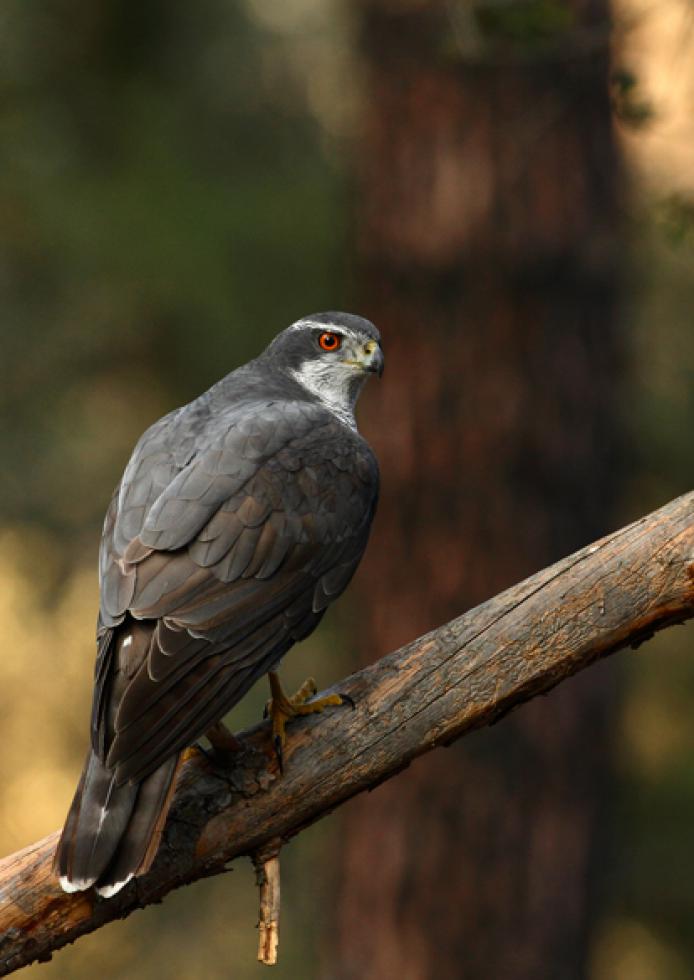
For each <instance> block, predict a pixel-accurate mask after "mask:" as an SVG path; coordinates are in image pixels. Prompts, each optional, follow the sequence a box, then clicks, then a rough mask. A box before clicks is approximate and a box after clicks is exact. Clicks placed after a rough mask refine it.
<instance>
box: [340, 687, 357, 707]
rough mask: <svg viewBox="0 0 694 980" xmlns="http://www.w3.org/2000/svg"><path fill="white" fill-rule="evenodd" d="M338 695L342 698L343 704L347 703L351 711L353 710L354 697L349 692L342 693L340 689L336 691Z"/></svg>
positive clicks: (354, 705)
mask: <svg viewBox="0 0 694 980" xmlns="http://www.w3.org/2000/svg"><path fill="white" fill-rule="evenodd" d="M338 697H340V698H342V703H343V704H348V705H349V706H350V708H351V709H352V711H354V709H355V708H356V704H355V703H354V699H353V698H351V697H350V696H349V694H343V693H342V691H338Z"/></svg>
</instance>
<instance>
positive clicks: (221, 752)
mask: <svg viewBox="0 0 694 980" xmlns="http://www.w3.org/2000/svg"><path fill="white" fill-rule="evenodd" d="M205 738H206V739H207V740H208V742H209V743H210V745H211V746H212V751H213V753H214V762H215V763H217V764H221V765H222V767H223V768H227V769H228V768H229V767H230V766H232V765H233V764H234V762H235V756H236V753H237V752H240V750H241V749H242V748H243V744H242V743H241V742H240V741H239V739H238V738H237V737H236V736H235V735H234V733H233V732H231V731H230V730H229V729H228V728H227V726H226V725H225V724H224V722H223V721H218V722H217V723H216V724H214V725H213V726H212V727H211V728H208V730H207V731H206V732H205Z"/></svg>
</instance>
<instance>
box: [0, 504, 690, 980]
mask: <svg viewBox="0 0 694 980" xmlns="http://www.w3.org/2000/svg"><path fill="white" fill-rule="evenodd" d="M691 616H694V492H692V493H689V494H687V495H686V496H684V497H681V498H679V499H678V500H675V501H673V502H672V503H670V504H668V505H667V506H666V507H663V508H662V509H661V510H659V511H657V512H655V513H654V514H651V515H649V516H647V517H644V518H642V519H641V520H639V521H637V522H636V523H634V524H632V525H630V526H629V527H627V528H623V529H622V530H620V531H617V532H616V533H614V534H612V535H610V536H609V537H607V538H605V539H603V540H601V541H599V542H597V543H595V544H593V545H590V546H589V547H586V548H584V549H583V550H582V551H579V552H577V553H576V554H574V555H572V556H570V557H569V558H566V559H564V560H563V561H561V562H559V563H557V564H556V565H554V566H552V567H550V568H547V569H545V570H543V571H541V572H539V573H537V574H536V575H534V576H532V577H531V578H529V579H527V580H526V581H524V582H522V583H520V584H519V585H516V586H514V587H513V588H511V589H509V590H507V591H506V592H504V593H502V594H501V595H499V596H497V597H496V598H494V599H490V600H489V601H487V602H485V603H484V604H483V605H481V606H479V607H477V608H476V609H473V610H471V611H470V612H467V613H465V614H464V615H463V616H460V617H459V618H458V619H455V620H453V621H452V622H450V623H448V624H446V625H445V626H442V627H440V628H439V629H436V630H434V631H433V632H432V633H430V634H429V635H427V636H424V637H422V638H420V639H418V640H415V641H414V642H413V643H410V644H409V645H408V646H405V647H403V648H402V649H401V650H398V651H396V652H394V653H392V654H389V655H388V656H386V657H384V658H383V659H382V660H380V661H378V662H377V663H375V664H373V665H372V666H370V667H367V668H365V669H364V670H361V671H359V672H358V673H356V674H353V675H352V676H351V677H349V678H347V679H346V680H345V681H342V682H340V684H339V685H337V687H338V688H339V690H341V691H345V692H347V693H348V694H350V695H351V696H352V697H353V698H354V700H355V702H356V708H355V710H354V711H349V710H336V711H333V712H330V713H328V714H325V715H323V716H320V717H315V716H314V717H311V718H306V719H301V720H299V721H297V722H296V723H294V724H293V726H292V730H291V732H290V738H289V742H288V746H287V749H288V751H287V759H286V762H287V765H286V772H285V775H284V776H283V777H282V778H281V779H280V778H278V774H277V769H276V764H275V762H274V759H273V756H272V752H271V750H270V747H269V744H268V743H269V740H268V737H267V725H260V726H258V727H257V728H256V729H253V730H252V731H250V732H246V733H245V734H244V735H243V736H242V740H243V745H244V747H243V749H242V750H241V751H240V752H239V756H238V760H237V764H236V765H235V766H234V768H233V769H230V770H228V771H226V772H225V771H221V770H215V769H214V768H213V767H212V766H211V764H210V762H209V761H208V760H207V759H206V758H205V757H203V756H199V757H194V758H192V759H191V760H189V761H188V762H187V763H186V764H185V767H184V770H183V775H182V777H181V781H180V784H179V786H178V787H177V791H176V798H175V801H174V805H173V809H172V813H171V816H170V819H169V821H168V823H167V827H166V830H165V833H164V838H163V842H162V847H161V850H160V852H159V855H158V857H157V859H156V861H155V864H154V867H153V868H152V870H151V872H150V873H149V874H148V875H147V876H146V877H144V878H142V879H137V880H136V881H134V882H132V883H131V884H130V885H129V886H128V887H127V888H126V889H124V891H123V892H122V893H120V894H119V895H117V896H116V897H115V898H112V899H108V900H106V899H100V898H99V897H98V896H96V895H95V894H94V893H93V892H92V891H89V892H87V893H83V894H77V895H67V894H65V893H63V892H62V891H61V890H60V888H59V886H58V884H57V882H56V880H55V878H54V876H53V874H52V871H51V860H52V856H53V851H54V848H55V845H56V842H57V838H58V835H57V834H52V835H50V836H49V837H46V838H44V839H43V840H41V841H38V842H37V843H36V844H33V845H32V846H31V847H28V848H26V849H25V850H23V851H20V852H18V853H16V854H13V855H11V856H10V857H8V858H5V859H4V860H3V861H2V862H0V975H3V976H4V975H6V974H8V973H11V972H12V971H14V970H16V969H19V968H20V967H21V966H24V965H25V964H27V963H30V962H32V961H34V960H37V959H39V960H44V959H47V958H50V956H51V953H52V952H53V951H54V950H56V949H59V948H60V947H61V946H64V945H65V944H66V943H70V942H72V941H74V940H75V939H77V938H78V937H79V936H81V935H83V934H84V933H86V932H90V931H92V930H94V929H97V928H98V927H99V926H101V925H103V924H105V923H106V922H109V921H111V920H113V919H116V918H121V917H124V916H126V915H129V914H130V913H131V912H132V911H134V910H135V909H137V908H141V907H142V906H144V905H147V904H149V903H151V902H156V901H159V900H161V898H162V897H163V896H164V895H166V893H167V892H169V891H171V890H172V889H173V888H177V887H179V886H181V885H184V884H187V883H189V882H192V881H194V880H195V879H197V878H201V877H206V876H209V875H214V874H219V873H221V872H223V871H224V870H225V869H226V868H227V865H228V862H229V861H231V860H232V859H233V858H236V857H238V856H239V855H242V854H248V855H256V856H257V858H258V860H259V861H260V862H262V861H264V860H266V859H267V855H268V854H272V855H274V854H275V853H276V852H277V850H278V846H279V843H280V842H281V841H283V840H284V841H286V840H288V839H289V838H290V837H292V836H293V835H294V834H296V833H298V832H299V831H300V830H301V829H302V828H303V827H305V826H307V825H308V824H310V823H311V822H313V821H315V820H317V819H319V818H320V817H322V816H325V815H326V814H327V813H329V812H330V811H331V810H333V809H334V808H335V807H337V806H339V805H340V804H341V803H343V802H344V801H345V800H347V799H349V798H350V797H352V796H354V795H355V794H357V793H361V792H362V791H363V790H365V789H369V788H371V787H373V786H375V785H376V784H377V783H380V782H382V781H383V780H386V779H388V778H390V777H391V776H393V775H394V774H395V773H397V772H399V771H400V770H402V769H403V768H404V767H406V766H407V765H408V764H409V763H410V762H411V761H412V760H413V759H415V758H416V757H417V756H419V755H422V754H423V753H425V752H428V751H430V750H431V749H433V748H436V747H438V746H447V745H449V744H450V743H451V742H452V741H453V740H454V739H457V738H458V737H459V736H461V735H463V734H464V733H466V732H469V731H471V730H472V729H476V728H480V727H481V726H483V725H489V724H492V723H493V722H495V721H497V720H498V719H499V718H500V717H501V716H502V715H504V714H506V713H507V712H508V711H509V710H510V709H511V708H513V707H514V706H515V705H517V704H520V703H521V702H522V701H526V700H528V699H529V698H532V697H534V696H535V695H537V694H540V693H543V692H546V691H548V690H549V689H550V688H552V687H554V686H555V685H556V684H558V683H559V682H560V681H562V680H563V679H564V678H566V677H568V676H570V675H571V674H574V673H576V672H577V671H579V670H581V669H582V668H584V667H587V666H588V665H589V664H591V663H593V662H594V661H595V660H597V659H598V658H600V657H604V656H606V655H607V654H610V653H612V652H614V651H615V650H617V649H619V648H620V647H623V646H625V645H628V644H631V645H637V644H639V643H641V642H643V640H645V639H647V638H648V637H649V636H650V635H652V633H653V631H654V630H656V629H659V628H661V627H664V626H667V625H670V624H672V623H678V622H682V621H684V620H685V619H687V618H689V617H691ZM554 697H556V695H554ZM544 737H545V738H546V739H547V741H548V742H552V741H553V740H554V739H555V738H556V733H555V732H552V731H547V732H545V733H544ZM450 805H451V807H452V808H455V807H457V806H459V805H460V801H459V800H457V799H452V800H451V802H450ZM386 829H387V828H386ZM383 859H384V861H385V860H387V854H384V856H383ZM424 859H425V857H424V856H423V855H421V854H420V855H419V860H424ZM371 874H372V888H373V891H374V893H375V895H376V896H379V895H380V897H381V900H384V896H383V895H382V890H381V876H380V864H379V860H378V859H377V860H376V861H375V862H374V863H373V864H372V866H371ZM464 875H465V869H464V868H459V867H456V866H455V865H451V866H449V867H448V868H447V870H446V877H447V879H454V878H456V877H458V876H460V877H464ZM489 884H490V887H492V886H493V882H490V883H489Z"/></svg>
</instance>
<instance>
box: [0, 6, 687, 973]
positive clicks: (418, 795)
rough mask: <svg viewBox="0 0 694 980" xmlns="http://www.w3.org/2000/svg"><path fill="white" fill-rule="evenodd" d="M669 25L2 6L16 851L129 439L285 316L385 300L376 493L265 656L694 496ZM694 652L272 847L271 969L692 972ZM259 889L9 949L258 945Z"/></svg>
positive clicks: (532, 709) (679, 48)
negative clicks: (277, 930) (338, 596)
mask: <svg viewBox="0 0 694 980" xmlns="http://www.w3.org/2000/svg"><path fill="white" fill-rule="evenodd" d="M692 16H694V15H693V14H692V8H691V5H690V3H689V2H688V0H666V2H664V3H662V4H659V5H658V7H657V9H654V10H652V11H650V13H649V12H648V11H645V12H644V9H642V8H641V7H639V6H638V5H637V4H636V2H635V0H629V2H627V0H622V2H621V3H620V4H619V5H616V6H615V7H614V8H613V9H610V8H609V7H608V5H607V4H606V3H599V2H579V0H571V2H568V0H567V2H554V0H537V2H535V0H528V2H520V0H514V2H510V3H501V2H484V3H463V2H450V3H444V2H423V0H422V2H412V3H408V4H396V3H393V4H391V3H388V2H385V0H382V2H377V0H369V2H367V0H363V2H361V3H355V4H353V5H344V4H339V3H338V2H336V0H315V2H313V3H311V2H309V0H285V2H284V3H282V4H281V5H279V4H277V3H274V2H270V0H246V2H233V3H232V2H222V0H203V2H201V3H198V4H195V5H191V4H184V3H180V2H178V0H174V2H171V0H168V2H164V0H160V2H153V0H150V2H147V3H145V4H143V5H140V6H139V8H138V9H137V10H135V9H134V8H130V9H126V8H124V5H122V4H118V3H115V2H104V0H99V2H97V3H94V2H92V3H86V2H80V0H73V2H72V3H70V4H68V3H60V2H54V3H44V2H34V3H32V4H31V5H27V4H25V3H21V2H19V0H10V2H7V3H5V4H4V5H3V10H2V13H1V14H0V18H1V19H2V30H1V31H0V54H1V56H0V94H1V95H2V99H1V100H0V133H1V136H0V152H2V155H3V166H2V170H1V173H2V177H1V178H0V215H1V216H2V223H1V225H0V228H1V233H0V279H1V282H2V299H3V316H2V318H1V319H0V331H1V335H2V345H1V349H2V353H3V366H4V371H3V384H2V386H0V404H2V408H3V411H2V418H1V419H0V440H1V441H2V453H3V457H2V458H3V461H4V466H3V469H2V477H1V478H0V492H1V498H0V503H1V510H0V610H1V616H0V622H1V623H2V628H3V634H4V636H3V651H4V655H3V657H2V660H1V661H0V735H1V737H2V752H1V753H0V842H1V845H2V849H3V852H5V853H9V852H11V851H12V850H15V849H17V848H19V847H22V846H24V845H25V844H27V843H29V842H30V841H31V840H33V839H35V838H37V837H39V836H42V835H43V834H46V833H48V832H50V831H51V830H53V829H55V828H56V827H57V826H58V825H59V824H60V822H61V821H62V819H63V817H64V813H65V811H66V809H67V806H68V804H69V800H70V798H71V795H72V792H73V789H74V783H75V781H76V779H77V776H78V771H79V765H80V761H81V757H82V754H83V745H84V741H85V738H86V731H87V729H86V725H87V718H88V711H89V695H90V684H91V667H92V660H93V622H94V617H95V609H96V574H95V555H96V548H97V542H98V535H99V530H100V525H101V521H102V517H103V512H104V509H105V505H106V502H107V501H108V499H109V497H110V493H111V490H112V487H113V485H114V484H115V482H116V481H117V479H118V477H119V475H120V473H121V471H122V468H123V466H124V464H125V462H126V460H127V456H128V454H129V451H130V449H131V447H132V445H133V443H134V441H135V440H136V438H137V437H138V435H139V434H140V433H141V431H142V430H143V429H144V428H145V427H146V426H147V425H148V424H149V423H150V422H151V421H152V420H153V419H155V418H156V417H158V416H159V415H161V414H163V413H164V412H165V411H167V410H168V409H170V408H171V407H173V406H175V405H178V404H182V403H183V402H185V401H186V400H188V399H190V398H191V397H193V396H194V395H196V394H197V393H198V392H199V391H200V390H201V389H203V388H204V387H206V386H208V385H209V384H211V383H212V382H213V381H215V380H216V379H217V378H218V377H219V376H220V375H221V374H223V373H225V372H227V371H228V370H231V369H232V368H233V367H234V366H235V365H236V364H238V363H241V362H242V361H244V360H245V359H247V358H248V357H250V356H252V355H253V354H254V353H255V352H257V351H258V350H259V349H260V348H261V347H262V346H263V345H264V343H265V342H266V341H267V340H268V339H269V338H270V337H272V336H273V335H274V333H275V332H276V331H277V330H279V329H281V328H282V327H283V326H285V325H287V324H288V323H289V322H291V321H292V320H294V319H296V318H298V317H299V316H301V315H302V314H304V313H308V312H312V311H315V310H320V309H326V308H327V309H330V308H346V309H354V310H355V311H357V312H361V313H364V314H365V315H368V316H371V317H372V318H373V319H374V320H375V321H376V322H377V323H378V325H379V326H380V327H381V329H382V332H383V334H384V346H385V349H386V358H387V371H386V374H385V376H384V379H383V382H382V384H381V385H380V386H379V388H378V390H376V387H375V386H372V388H374V390H373V391H369V392H368V393H367V394H366V396H365V398H364V404H363V406H362V410H361V417H362V419H363V423H364V426H363V427H364V431H365V432H366V433H367V434H368V435H369V438H370V439H371V440H372V442H373V443H374V445H375V446H376V448H377V451H378V454H379V456H380V458H381V460H382V467H383V480H384V498H383V506H382V508H381V513H380V514H379V517H378V524H377V528H376V534H375V536H374V540H373V542H372V545H371V549H370V552H369V555H368V557H367V560H366V561H365V564H364V567H363V568H362V570H360V572H359V574H358V576H357V578H356V580H355V583H354V586H353V587H352V588H351V589H350V592H349V593H348V595H347V596H346V597H345V599H344V600H343V601H342V602H341V604H340V608H339V609H337V610H335V611H334V612H333V613H331V614H330V616H329V617H328V619H327V620H326V622H325V623H324V625H323V626H322V627H321V629H320V631H319V632H318V634H317V635H316V636H314V637H313V638H311V639H310V640H309V641H308V642H307V643H306V644H304V645H303V646H302V648H301V649H300V650H296V651H294V652H293V653H292V655H291V656H290V657H289V658H288V661H287V664H286V666H285V668H284V671H283V673H284V675H285V677H286V680H287V686H288V687H290V686H291V685H292V684H294V683H296V684H298V683H299V682H300V681H301V680H302V679H303V677H304V676H305V675H306V673H307V672H308V673H315V674H316V675H317V676H318V679H319V683H325V684H327V683H328V682H331V681H333V680H334V679H336V678H337V677H339V676H340V675H341V674H343V673H345V672H347V671H348V670H349V669H350V667H351V666H352V665H353V664H355V663H357V662H358V661H360V660H361V661H363V660H372V659H375V658H376V657H377V656H379V655H381V654H383V653H385V652H386V650H388V649H389V648H391V647H392V646H393V645H395V644H397V643H399V642H403V641H405V640H407V639H410V638H412V637H413V636H414V635H416V633H418V632H420V631H422V630H424V629H426V628H428V627H430V626H433V625H437V624H438V623H440V622H441V621H443V620H445V619H446V618H448V617H450V616H452V615H454V614H455V613H457V612H460V611H462V610H463V609H464V608H466V607H467V606H469V605H471V604H473V603H474V602H478V601H481V600H482V599H484V598H485V597H486V596H488V595H490V594H492V593H493V592H495V591H497V590H498V589H501V588H503V586H504V585H506V584H510V583H511V582H513V581H514V580H515V579H517V578H519V577H521V576H523V575H525V574H528V573H529V572H531V571H533V570H535V569H536V568H538V567H541V566H542V565H544V564H546V563H547V562H549V561H551V560H553V558H556V557H560V556H561V555H562V554H565V553H566V552H567V551H570V550H571V549H572V548H574V547H578V546H580V545H581V544H584V543H586V542H587V541H589V540H592V539H593V538H594V537H595V536H597V535H599V534H601V533H603V532H605V531H607V530H609V529H611V528H614V527H616V526H618V525H619V524H620V523H623V522H626V521H628V520H630V519H633V518H635V517H637V516H639V515H640V514H641V513H643V512H645V511H646V510H648V509H651V508H654V507H656V506H658V505H659V504H660V503H663V502H665V501H666V500H667V499H669V498H670V497H672V496H675V495H676V494H677V493H680V492H683V491H685V490H688V489H690V488H691V475H692V469H693V467H692V455H693V452H694V450H693V449H692V439H691V432H692V426H693V425H694V384H693V382H694V331H693V330H692V323H691V310H692V308H694V280H693V279H692V274H691V269H692V260H693V259H694V203H692V201H694V180H693V179H692V176H691V175H692V173H694V160H693V158H692V153H694V151H693V150H692V146H694V132H693V130H692V127H691V123H690V122H689V119H690V117H691V115H692V108H693V107H694V73H692V70H691V63H692V58H691V54H692V39H693V38H694V34H693V33H692V26H691V25H692ZM688 127H689V128H688ZM691 646H692V630H691V627H687V628H685V629H678V630H671V631H669V632H668V633H666V634H664V635H662V636H660V637H658V638H656V640H654V641H653V642H652V643H650V644H649V645H647V646H646V647H643V648H641V650H640V651H639V652H638V653H637V654H626V653H624V654H620V655H619V657H618V658H617V659H616V661H615V663H613V664H606V665H600V666H598V667H595V668H593V669H591V671H589V672H588V673H587V674H586V675H585V678H578V679H576V681H574V682H570V683H569V684H567V685H565V686H564V688H565V689H564V688H562V690H560V691H557V692H555V693H554V694H552V695H551V696H550V697H549V698H548V699H543V701H542V703H541V704H540V705H536V706H535V705H531V706H528V707H527V708H524V709H522V710H521V711H519V712H518V713H517V714H516V715H514V716H513V718H511V719H509V720H508V721H507V722H504V723H503V724H502V725H501V726H499V727H498V728H497V729H495V730H493V731H491V732H482V733H478V734H476V735H475V736H473V737H472V738H470V739H468V740H466V741H465V743H463V744H461V746H460V747H457V748H456V749H453V750H450V751H449V752H446V753H443V752H442V753H438V754H436V755H434V756H429V757H427V758H426V759H423V760H421V761H420V762H419V763H418V765H417V766H414V767H412V769H411V770H410V771H409V772H408V773H406V774H403V776H401V777H398V779H397V780H396V781H394V782H393V783H392V784H391V785H389V786H387V787H383V789H382V790H379V791H378V792H377V793H374V794H371V795H370V796H369V797H365V798H364V800H360V801H356V802H355V803H353V804H350V805H349V806H348V807H346V808H345V809H344V811H342V812H340V813H338V814H336V815H334V816H333V817H331V818H329V819H328V820H327V821H324V822H322V823H321V824H319V825H317V826H316V827H314V828H311V829H310V830H309V831H307V832H306V833H304V834H302V835H301V837H300V838H299V839H298V840H296V841H294V842H292V844H291V845H290V846H289V847H288V848H287V849H286V850H285V852H284V855H283V879H284V880H283V897H284V908H283V923H282V943H281V950H280V965H279V967H278V968H277V969H276V973H277V975H278V977H280V978H281V977H286V978H297V980H298V978H301V980H304V978H306V980H311V978H313V977H315V978H333V977H334V978H346V977H350V976H358V977H360V978H365V977H367V976H368V975H369V969H370V968H371V970H372V973H373V975H374V976H380V977H383V978H385V980H389V978H390V977H391V976H392V977H395V976H397V977H403V978H406V980H407V978H411V980H424V978H425V977H428V976H430V975H432V976H434V975H435V976H437V977H444V978H445V977H446V976H451V977H457V976H460V977H463V978H474V980H477V978H478V977H479V978H482V977H488V976H499V977H503V978H506V977H508V978H512V980H519V978H521V977H523V978H524V977H526V976H527V977H531V976H532V977H544V976H546V977H549V978H552V980H554V978H559V977H562V978H563V977H566V978H577V977H589V978H591V980H608V978H609V980H612V978H614V977H617V978H622V977H623V978H625V980H641V978H643V980H679V978H685V977H688V976H691V974H692V972H694V938H693V934H692V930H691V922H692V921H694V889H692V885H691V881H692V873H693V871H694V868H693V867H692V862H693V857H692V847H691V826H692V823H693V822H694V776H693V775H692V768H691V752H692V744H693V729H694V722H693V721H692V716H693V712H692V710H691V706H692V693H693V691H694V666H693V665H692V658H691ZM265 696H266V694H265V688H264V686H262V685H259V688H258V690H257V691H255V692H254V693H253V695H251V696H249V698H248V699H247V701H245V702H244V704H243V705H242V706H240V707H239V709H238V710H237V711H236V712H235V713H234V716H233V719H232V720H233V723H234V724H236V725H239V726H240V725H243V724H246V723H249V722H251V721H252V720H254V719H255V718H257V717H258V716H259V714H260V711H261V706H262V703H263V701H264V699H265ZM567 719H568V720H567ZM468 743H469V745H468ZM549 746H551V747H552V751H549V748H548V747H549ZM423 814H424V817H423ZM424 818H426V820H425V822H424ZM374 843H375V848H374ZM374 849H375V853H374ZM441 867H443V868H444V869H445V871H446V874H445V876H442V874H441V872H440V869H441ZM442 909H448V910H450V909H454V910H455V911H454V914H450V915H447V916H442V914H441V910H442ZM256 912H257V910H256V894H255V888H254V886H253V880H252V872H251V869H250V866H249V865H248V864H247V863H239V864H238V866H237V867H236V868H235V870H234V872H233V874H231V875H228V876H225V878H224V879H221V880H218V881H207V882H201V883H199V884H198V885H195V886H192V887H190V888H187V889H185V890H183V891H182V892H180V893H178V894H175V895H172V896H170V897H169V898H168V899H167V901H166V902H165V903H164V905H163V906H162V907H158V908H152V909H148V910H146V911H145V912H142V913H138V914H137V915H135V916H133V917H132V918H131V919H129V920H128V921H126V922H123V923H117V924H114V925H112V926H109V927H108V928H107V929H104V930H100V931H99V932H98V933H96V934H95V935H93V936H91V937H87V938H85V939H83V940H80V942H79V943H78V944H77V945H76V946H75V947H74V948H71V949H68V950H66V951H63V952H61V953H60V954H58V955H57V957H56V959H55V961H54V962H53V963H51V964H50V965H41V966H35V967H32V968H30V971H31V970H33V971H36V972H37V974H39V975H41V976H45V977H50V976H55V977H59V976H63V977H70V978H77V977H82V976H84V977H92V976H94V975H95V974H97V973H98V974H100V975H101V976H103V977H104V978H106V977H108V978H111V977H113V978H118V977H122V976H126V975H127V976H128V977H133V978H136V980H137V978H146V977H160V976H167V977H178V976H180V977H184V976H186V977H188V976H196V977H205V978H216V977H226V976H229V975H233V976H235V977H239V978H244V977H252V976H256V975H260V973H261V969H262V968H261V967H260V966H257V965H256V964H255V962H254V958H255V943H256V936H255V931H254V928H253V926H254V924H255V918H256Z"/></svg>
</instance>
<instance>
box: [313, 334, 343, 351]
mask: <svg viewBox="0 0 694 980" xmlns="http://www.w3.org/2000/svg"><path fill="white" fill-rule="evenodd" d="M318 343H319V344H320V346H321V347H322V348H323V350H329V351H334V350H339V349H340V347H342V337H341V336H340V335H339V333H332V332H331V331H330V330H326V331H325V333H322V334H321V335H320V337H319V338H318Z"/></svg>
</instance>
